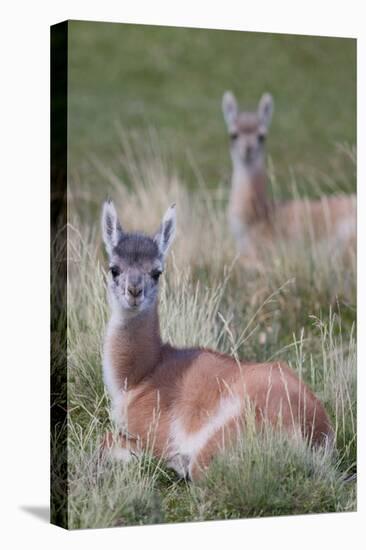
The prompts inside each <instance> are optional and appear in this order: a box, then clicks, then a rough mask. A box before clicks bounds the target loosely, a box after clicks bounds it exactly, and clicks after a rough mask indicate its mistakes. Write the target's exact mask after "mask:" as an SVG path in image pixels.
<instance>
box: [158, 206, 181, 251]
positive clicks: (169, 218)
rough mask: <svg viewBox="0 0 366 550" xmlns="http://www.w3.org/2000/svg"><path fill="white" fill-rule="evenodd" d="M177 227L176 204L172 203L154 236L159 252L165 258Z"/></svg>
mask: <svg viewBox="0 0 366 550" xmlns="http://www.w3.org/2000/svg"><path fill="white" fill-rule="evenodd" d="M175 228H176V212H175V204H172V205H171V206H170V207H169V208H168V210H167V211H166V212H165V214H164V217H163V221H162V222H161V226H160V229H159V231H158V232H157V234H156V235H155V237H154V241H155V242H156V244H157V245H158V248H159V252H160V253H161V254H162V256H163V258H164V259H165V257H166V255H167V252H168V250H169V248H170V246H171V244H172V242H173V240H174V237H175Z"/></svg>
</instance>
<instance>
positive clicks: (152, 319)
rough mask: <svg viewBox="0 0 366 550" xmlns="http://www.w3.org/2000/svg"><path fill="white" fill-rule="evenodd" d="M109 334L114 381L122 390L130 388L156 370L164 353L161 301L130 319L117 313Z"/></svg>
mask: <svg viewBox="0 0 366 550" xmlns="http://www.w3.org/2000/svg"><path fill="white" fill-rule="evenodd" d="M107 334H108V336H107V341H106V346H107V349H106V352H107V353H108V355H109V360H110V362H111V367H112V370H113V378H114V381H115V383H117V385H118V387H119V388H120V389H121V390H129V389H131V388H133V387H134V386H136V385H137V384H139V383H140V382H141V381H142V380H143V379H144V378H145V377H147V376H149V374H151V373H152V372H153V370H154V368H155V366H156V365H157V363H158V362H159V358H160V356H161V351H162V342H161V337H160V325H159V315H158V306H157V304H154V306H152V307H151V308H150V309H148V310H146V311H143V312H141V313H139V314H138V315H136V316H134V317H131V318H128V319H125V318H123V317H122V316H119V315H118V314H116V313H113V314H112V318H111V320H110V323H109V327H108V333H107Z"/></svg>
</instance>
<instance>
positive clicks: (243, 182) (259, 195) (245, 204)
mask: <svg viewBox="0 0 366 550" xmlns="http://www.w3.org/2000/svg"><path fill="white" fill-rule="evenodd" d="M272 210H273V204H272V202H271V201H270V199H269V198H268V195H267V176H266V168H265V161H264V158H263V159H260V160H258V161H257V163H256V164H255V165H254V166H247V165H246V164H244V163H242V162H235V163H234V164H233V174H232V179H231V193H230V203H229V211H230V217H232V218H234V219H235V220H238V221H240V223H241V225H242V226H243V227H250V226H252V225H254V224H256V223H257V222H260V221H264V220H266V221H269V219H270V215H271V212H272Z"/></svg>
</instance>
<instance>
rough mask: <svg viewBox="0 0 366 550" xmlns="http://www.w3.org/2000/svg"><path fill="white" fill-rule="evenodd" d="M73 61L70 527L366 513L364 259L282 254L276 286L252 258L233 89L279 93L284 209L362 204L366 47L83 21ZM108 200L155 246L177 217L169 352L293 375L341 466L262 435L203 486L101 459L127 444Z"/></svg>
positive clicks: (230, 453) (150, 462)
mask: <svg viewBox="0 0 366 550" xmlns="http://www.w3.org/2000/svg"><path fill="white" fill-rule="evenodd" d="M142 31H143V32H142ZM69 46H70V55H69V62H70V68H69V91H70V97H69V100H70V101H69V107H70V111H69V195H68V199H69V220H68V222H69V223H68V228H67V231H68V288H67V297H68V311H67V341H68V357H67V362H68V409H67V410H68V414H67V421H68V454H67V459H68V486H69V499H68V510H67V512H68V513H67V521H68V525H69V527H70V528H86V527H107V526H116V525H131V524H148V523H161V522H183V521H202V520H212V519H225V518H239V517H260V516H269V515H272V516H276V515H283V514H293V513H296V514H305V513H317V512H335V511H350V510H355V509H356V485H355V483H354V482H352V481H351V482H345V478H346V477H347V476H348V475H349V474H352V473H353V472H355V471H356V450H357V448H356V333H355V322H356V263H355V258H354V257H353V258H351V259H349V258H348V259H346V258H344V257H343V256H341V255H339V254H332V255H330V254H329V251H328V250H327V245H326V244H324V245H321V246H318V245H315V244H314V243H313V244H310V245H309V246H303V245H302V243H294V244H293V245H292V246H287V247H286V248H285V247H284V246H283V245H281V243H278V246H276V248H275V249H274V251H273V252H272V253H271V254H269V255H268V257H267V261H266V269H265V270H262V271H260V272H257V271H254V270H253V269H251V266H248V265H245V264H243V262H242V261H241V260H240V258H236V256H235V247H234V244H233V242H232V239H231V237H230V234H229V232H228V228H227V221H226V204H227V197H228V185H227V180H228V175H229V155H228V151H227V143H226V138H225V135H224V125H223V121H222V117H221V113H220V97H221V94H222V91H223V90H224V89H226V88H232V89H234V90H235V91H237V92H238V96H239V97H242V98H243V100H245V101H248V102H249V103H250V104H253V102H254V103H255V102H256V100H257V98H258V97H259V95H260V94H261V93H262V91H263V90H264V89H268V90H270V91H271V92H272V93H273V94H274V96H275V100H276V115H275V119H274V124H273V128H272V129H271V138H270V145H269V147H270V153H271V158H270V160H269V174H270V178H269V179H270V182H269V183H270V188H271V192H272V193H273V195H274V196H275V197H283V196H289V195H294V196H297V195H298V194H299V195H304V194H305V195H309V196H319V195H321V194H323V193H326V194H330V193H336V192H337V191H339V190H345V191H348V192H354V190H355V172H356V170H355V168H356V159H355V148H354V145H353V144H354V143H355V120H354V118H355V117H354V107H355V97H354V95H355V94H354V75H355V60H354V48H355V46H354V42H353V41H347V40H342V39H322V38H313V37H308V38H306V37H302V38H298V37H296V38H295V37H290V36H279V35H278V36H275V35H265V36H264V35H259V34H256V33H251V34H248V35H241V34H239V33H230V32H229V33H217V32H213V33H210V32H205V31H193V30H192V31H184V32H182V31H179V30H177V29H161V28H149V27H145V28H143V29H141V28H139V27H137V26H127V27H126V26H125V27H120V26H118V25H107V24H100V25H96V24H92V23H81V22H73V23H71V26H70V33H69ZM253 51H256V52H257V58H254V56H253V53H252V52H253ZM132 54H133V55H132ZM258 59H260V60H261V61H262V62H261V63H258ZM107 61H108V62H107ZM335 61H336V63H335ZM243 75H248V78H247V79H245V78H243ZM315 82H316V83H317V85H316V86H315V85H314V86H312V85H310V83H315ZM343 107H344V108H343ZM154 128H155V129H154ZM156 128H158V130H157V129H156ZM337 143H338V145H337ZM348 144H349V145H348ZM108 195H109V196H111V197H113V199H114V201H115V203H116V205H117V207H118V209H119V212H120V214H121V221H122V224H123V226H124V227H125V228H126V229H128V230H143V231H146V232H153V231H155V230H156V229H157V228H158V226H159V223H160V219H161V216H162V214H163V213H164V211H165V210H166V208H167V206H168V205H169V204H170V203H172V202H176V203H177V211H178V212H177V213H178V233H177V238H176V241H175V243H174V245H173V249H172V252H171V254H170V258H169V261H168V265H167V268H166V272H165V274H164V277H163V279H162V282H161V292H160V317H161V330H162V334H163V338H164V339H166V340H169V341H170V342H172V343H174V344H175V345H179V346H185V345H189V346H191V345H195V344H199V345H203V346H208V347H211V348H215V349H218V350H220V351H222V352H226V353H229V354H231V355H234V356H239V357H240V358H242V359H246V360H255V361H265V360H270V359H282V360H285V361H287V362H288V363H289V364H290V365H291V366H292V368H294V369H295V370H297V372H298V374H299V376H301V377H302V378H303V379H304V380H305V381H306V382H307V383H308V384H309V385H310V386H311V387H312V388H313V390H314V391H315V392H316V393H317V395H318V396H319V397H320V398H321V399H322V400H323V402H324V403H325V406H326V408H327V411H328V413H329V415H330V417H331V419H332V422H333V425H334V427H335V430H336V442H337V444H336V451H335V452H334V453H331V452H330V451H329V450H318V451H315V450H312V449H310V448H309V447H308V446H307V445H306V444H305V443H304V442H303V441H299V440H291V441H289V440H288V439H286V438H285V436H283V435H281V434H278V433H276V434H274V433H273V432H272V431H271V430H270V429H269V428H267V429H265V430H264V431H263V433H261V434H256V433H254V432H253V431H252V430H250V429H248V430H247V431H246V433H245V436H244V437H243V438H242V439H241V440H240V441H239V442H238V444H237V445H236V446H235V447H233V448H230V449H227V451H226V453H225V454H224V455H223V456H220V457H218V458H217V459H216V460H215V462H214V463H213V464H212V467H211V468H210V469H209V471H208V473H207V476H206V477H205V478H204V479H202V481H200V482H199V483H197V484H189V483H186V482H185V481H180V480H178V479H177V477H176V475H175V474H174V472H173V471H171V470H169V469H168V468H167V467H166V466H165V464H164V463H162V462H160V461H159V460H157V459H156V458H154V457H152V456H150V455H149V453H148V452H147V453H146V454H145V455H143V456H142V457H140V458H139V459H137V460H136V461H134V462H132V463H130V464H128V466H124V467H122V466H121V465H120V464H118V463H112V462H110V461H109V460H108V459H105V458H103V459H101V458H100V456H99V453H98V445H99V442H100V440H101V438H102V436H103V434H104V433H105V431H107V430H111V429H114V427H113V425H112V422H111V419H110V416H109V399H108V396H107V394H106V392H105V389H104V385H103V380H102V369H101V353H102V343H103V334H104V329H105V324H106V321H107V318H108V309H107V303H106V296H105V266H106V259H105V257H104V253H103V249H102V244H101V235H100V223H99V216H100V207H101V203H102V201H103V200H104V198H105V197H106V196H108Z"/></svg>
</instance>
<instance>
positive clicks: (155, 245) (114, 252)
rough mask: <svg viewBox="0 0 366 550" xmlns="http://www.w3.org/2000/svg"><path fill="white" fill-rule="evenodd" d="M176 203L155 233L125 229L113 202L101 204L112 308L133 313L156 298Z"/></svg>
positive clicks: (172, 236) (132, 314) (173, 227)
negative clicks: (148, 234) (148, 233)
mask: <svg viewBox="0 0 366 550" xmlns="http://www.w3.org/2000/svg"><path fill="white" fill-rule="evenodd" d="M175 225H176V216H175V205H173V206H171V207H170V208H169V209H168V210H167V212H166V214H165V216H164V218H163V221H162V224H161V227H160V229H159V231H158V232H157V233H156V235H155V236H154V237H152V238H151V237H148V236H146V235H143V234H140V233H126V232H124V230H123V229H122V227H121V224H120V223H119V220H118V216H117V212H116V209H115V206H114V204H113V202H111V201H108V202H105V203H104V205H103V213H102V232H103V240H104V243H105V246H106V250H107V254H108V258H109V273H108V291H109V301H110V305H111V307H112V309H113V310H114V311H115V312H117V313H119V314H121V315H122V316H124V317H126V316H129V317H131V316H132V317H133V316H134V315H136V314H138V313H139V312H141V311H144V310H147V309H149V308H150V307H151V306H152V305H153V304H154V303H155V302H156V299H157V295H158V282H159V277H160V275H161V273H162V272H163V268H164V262H165V258H166V254H167V252H168V249H169V247H170V245H171V244H172V242H173V239H174V235H175Z"/></svg>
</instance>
